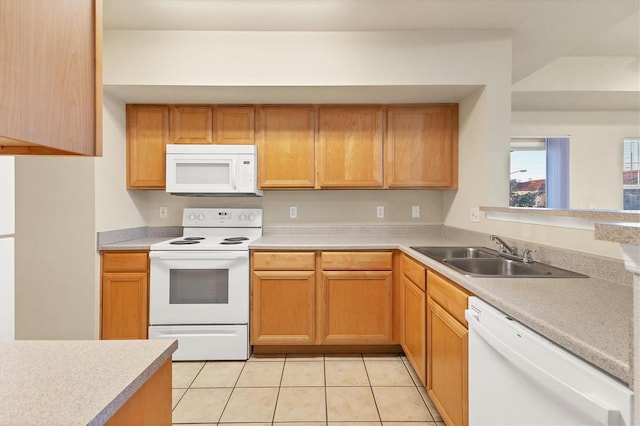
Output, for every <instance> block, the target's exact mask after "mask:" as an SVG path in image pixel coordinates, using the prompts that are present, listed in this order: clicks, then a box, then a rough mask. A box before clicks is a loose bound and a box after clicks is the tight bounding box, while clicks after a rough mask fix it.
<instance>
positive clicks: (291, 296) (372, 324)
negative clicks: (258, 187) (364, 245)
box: [250, 251, 393, 345]
mask: <svg viewBox="0 0 640 426" xmlns="http://www.w3.org/2000/svg"><path fill="white" fill-rule="evenodd" d="M316 259H318V261H317V262H316ZM365 266H366V267H367V270H364V267H365ZM348 268H351V269H355V270H345V269H348ZM392 268H393V253H392V252H391V251H389V252H371V251H362V252H338V251H331V252H322V253H320V252H315V251H307V252H276V251H255V252H252V254H251V319H250V324H251V344H254V345H314V344H318V345H320V344H323V345H350V344H353V345H377V344H390V343H393V270H392Z"/></svg>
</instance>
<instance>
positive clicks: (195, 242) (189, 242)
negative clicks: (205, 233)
mask: <svg viewBox="0 0 640 426" xmlns="http://www.w3.org/2000/svg"><path fill="white" fill-rule="evenodd" d="M169 244H175V245H186V244H200V241H197V240H188V239H184V240H178V241H171V242H170V243H169Z"/></svg>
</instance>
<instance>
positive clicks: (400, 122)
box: [385, 104, 458, 188]
mask: <svg viewBox="0 0 640 426" xmlns="http://www.w3.org/2000/svg"><path fill="white" fill-rule="evenodd" d="M457 129H458V106H457V105H455V104H452V105H434V106H415V107H413V106H406V107H399V106H398V107H396V106H390V107H389V109H388V112H387V140H386V152H385V187H386V188H429V187H438V188H453V187H457V183H458V182H457V181H458V179H457V176H458V168H457V164H458V132H457Z"/></svg>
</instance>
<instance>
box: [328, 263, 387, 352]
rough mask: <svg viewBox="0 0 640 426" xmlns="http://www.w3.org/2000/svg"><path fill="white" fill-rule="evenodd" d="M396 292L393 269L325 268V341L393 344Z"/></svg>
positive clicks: (329, 342) (334, 342)
mask: <svg viewBox="0 0 640 426" xmlns="http://www.w3.org/2000/svg"><path fill="white" fill-rule="evenodd" d="M392 292H393V273H392V272H391V271H323V272H322V279H321V282H320V290H319V294H320V295H321V296H319V297H321V300H320V303H319V304H318V310H319V316H320V320H319V323H318V332H319V333H321V339H320V340H321V343H324V344H328V345H329V344H387V343H392V337H393V336H392V328H393V318H392V306H393V297H392ZM320 330H321V331H320Z"/></svg>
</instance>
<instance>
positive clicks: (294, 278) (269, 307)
mask: <svg viewBox="0 0 640 426" xmlns="http://www.w3.org/2000/svg"><path fill="white" fill-rule="evenodd" d="M315 291H316V289H315V271H254V272H253V276H252V280H251V321H250V324H251V344H254V345H260V344H273V345H277V344H301V345H311V344H314V343H315V336H316V335H315V314H316V310H315V304H316V298H315Z"/></svg>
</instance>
